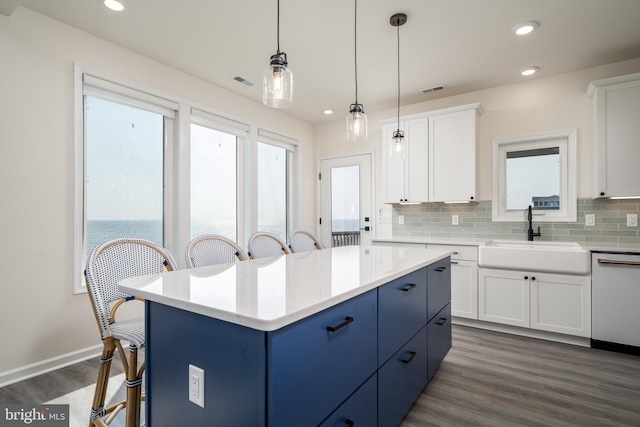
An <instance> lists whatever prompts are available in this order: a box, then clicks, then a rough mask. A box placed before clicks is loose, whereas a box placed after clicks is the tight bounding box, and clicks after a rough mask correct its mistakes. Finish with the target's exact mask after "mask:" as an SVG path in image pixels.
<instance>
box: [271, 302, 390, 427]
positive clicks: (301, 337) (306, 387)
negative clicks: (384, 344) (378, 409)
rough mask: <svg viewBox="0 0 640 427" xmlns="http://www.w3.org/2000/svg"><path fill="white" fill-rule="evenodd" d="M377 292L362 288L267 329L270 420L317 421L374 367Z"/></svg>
mask: <svg viewBox="0 0 640 427" xmlns="http://www.w3.org/2000/svg"><path fill="white" fill-rule="evenodd" d="M377 296H378V294H377V292H376V290H373V291H370V292H367V293H365V294H363V295H360V296H357V297H355V298H353V299H351V300H349V301H346V302H344V303H342V304H340V305H337V306H335V307H332V308H330V309H327V310H325V311H322V312H320V313H318V314H316V315H314V316H311V317H309V318H307V319H304V320H301V321H299V322H296V323H294V324H292V325H290V326H287V327H285V328H282V329H280V330H277V331H274V332H272V333H269V334H268V335H267V369H268V370H267V396H268V400H267V405H268V406H267V414H268V423H267V424H268V425H269V426H310V425H318V424H319V423H320V422H321V421H322V420H324V419H325V418H326V417H327V416H328V415H329V414H331V413H332V412H333V411H334V410H335V409H336V408H337V407H338V406H339V405H340V404H341V403H342V402H344V401H345V400H346V399H347V397H349V396H350V395H351V394H352V393H353V392H354V391H355V390H356V389H357V388H358V387H359V386H360V385H361V384H362V383H364V382H365V381H366V380H367V378H369V377H370V376H371V375H372V374H373V373H374V372H375V370H376V368H377V350H376V346H377V332H376V329H377V328H376V326H377V321H376V315H377V306H378V297H377ZM331 329H333V331H332V330H331Z"/></svg>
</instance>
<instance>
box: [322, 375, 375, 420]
mask: <svg viewBox="0 0 640 427" xmlns="http://www.w3.org/2000/svg"><path fill="white" fill-rule="evenodd" d="M377 394H378V375H377V374H373V375H372V376H371V378H369V379H368V380H367V382H366V383H364V384H363V385H362V387H360V388H359V389H358V390H357V391H356V392H355V393H354V394H353V395H351V397H349V399H347V401H346V402H344V403H343V404H342V405H340V407H339V408H338V409H336V410H335V412H334V413H333V414H331V415H330V416H329V418H327V419H326V420H324V422H323V423H322V424H320V427H347V426H349V425H352V426H354V427H357V426H362V427H376V426H377V425H378V413H377V411H376V402H377V399H378V397H377Z"/></svg>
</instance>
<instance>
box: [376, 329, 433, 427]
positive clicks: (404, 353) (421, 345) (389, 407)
mask: <svg viewBox="0 0 640 427" xmlns="http://www.w3.org/2000/svg"><path fill="white" fill-rule="evenodd" d="M427 375H428V370H427V326H426V325H425V327H424V328H422V329H421V330H420V332H418V333H417V334H416V335H415V336H414V337H413V338H412V339H411V341H409V342H408V343H407V344H406V345H405V346H404V347H402V348H401V349H400V350H398V352H397V353H396V354H394V355H393V357H391V359H389V361H387V363H385V364H384V366H382V367H381V368H380V370H379V371H378V426H380V427H385V426H390V427H391V426H392V427H396V426H398V425H399V424H400V421H402V418H404V416H405V414H406V413H407V412H408V411H409V409H410V408H411V405H413V402H415V400H416V399H417V398H418V396H419V395H420V392H421V391H422V389H423V388H424V386H425V385H426V384H427Z"/></svg>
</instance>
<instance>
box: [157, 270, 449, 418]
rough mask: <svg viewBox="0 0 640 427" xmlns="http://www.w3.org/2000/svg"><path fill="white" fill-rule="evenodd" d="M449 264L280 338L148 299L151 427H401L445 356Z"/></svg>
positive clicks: (291, 328) (283, 331) (305, 322)
mask: <svg viewBox="0 0 640 427" xmlns="http://www.w3.org/2000/svg"><path fill="white" fill-rule="evenodd" d="M448 267H449V259H448V258H445V259H442V260H440V261H437V262H435V263H433V264H431V265H429V266H427V267H424V268H420V269H418V270H416V271H414V272H412V273H410V274H407V275H405V276H402V277H400V278H398V279H395V280H392V281H390V282H388V283H386V284H383V285H381V286H379V287H377V288H375V289H373V290H370V291H367V292H365V293H363V294H360V295H357V296H355V297H353V298H351V299H348V300H346V301H344V302H341V303H339V304H337V305H335V306H332V307H330V308H327V309H325V310H323V311H320V312H318V313H315V314H313V315H310V316H308V317H305V318H303V319H301V320H298V321H296V322H294V323H292V324H289V325H287V326H284V327H282V328H280V329H277V330H275V331H260V330H256V329H252V328H249V327H246V326H240V325H236V324H234V323H231V322H226V321H222V320H218V319H215V318H213V317H208V316H204V315H201V314H196V313H193V312H190V311H187V310H182V309H179V308H175V307H171V306H168V305H164V304H161V303H159V302H152V301H150V300H147V302H146V333H147V351H146V370H147V372H146V390H147V396H146V417H147V425H148V426H151V427H165V426H167V427H175V426H190V427H197V426H207V427H215V426H224V427H233V426H247V427H260V426H266V427H289V426H318V425H321V426H322V427H338V426H341V427H344V426H350V425H353V426H367V427H376V426H379V427H386V426H397V425H398V424H399V423H400V422H401V420H402V418H403V417H404V415H405V414H406V413H407V411H408V410H409V409H410V407H411V405H412V404H413V402H414V401H415V399H416V398H417V397H418V396H419V395H420V392H421V391H422V389H423V388H424V387H425V386H426V384H427V382H428V381H429V379H430V377H431V376H432V375H433V372H435V370H436V369H437V367H438V366H439V364H440V361H441V360H442V358H444V356H445V355H446V353H447V352H448V350H449V348H450V347H451V323H450V305H449V301H448V300H449V299H450V272H449V271H448ZM430 298H431V299H432V300H433V302H434V304H429V299H430ZM190 364H191V365H195V366H197V367H199V368H201V369H203V370H204V372H205V374H204V378H205V379H204V384H205V389H204V401H205V405H204V407H200V406H198V405H196V404H194V403H191V402H190V401H189V395H188V390H189V387H188V386H189V374H188V372H189V365H190Z"/></svg>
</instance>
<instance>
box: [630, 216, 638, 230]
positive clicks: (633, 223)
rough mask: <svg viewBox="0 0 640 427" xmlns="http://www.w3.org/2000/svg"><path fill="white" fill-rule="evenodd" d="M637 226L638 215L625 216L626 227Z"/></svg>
mask: <svg viewBox="0 0 640 427" xmlns="http://www.w3.org/2000/svg"><path fill="white" fill-rule="evenodd" d="M637 226H638V214H627V227H637Z"/></svg>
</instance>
